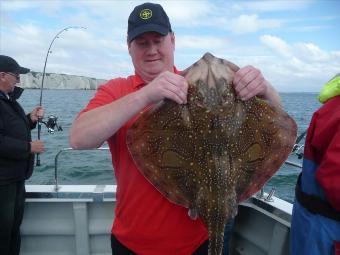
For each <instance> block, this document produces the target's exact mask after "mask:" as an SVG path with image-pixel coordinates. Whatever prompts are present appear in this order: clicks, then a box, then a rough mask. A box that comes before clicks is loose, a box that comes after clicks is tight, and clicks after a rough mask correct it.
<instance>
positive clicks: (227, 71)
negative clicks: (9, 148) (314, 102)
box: [127, 53, 297, 255]
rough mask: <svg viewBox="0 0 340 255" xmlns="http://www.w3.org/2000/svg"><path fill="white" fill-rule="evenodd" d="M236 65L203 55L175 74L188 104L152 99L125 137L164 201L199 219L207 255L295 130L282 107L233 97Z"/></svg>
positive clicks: (217, 248) (218, 248) (216, 249)
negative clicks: (179, 77)
mask: <svg viewBox="0 0 340 255" xmlns="http://www.w3.org/2000/svg"><path fill="white" fill-rule="evenodd" d="M238 69H239V68H238V67H237V66H236V65H234V64H233V63H231V62H229V61H227V60H224V59H220V58H216V57H214V56H213V55H211V54H209V53H206V54H205V55H204V56H203V57H202V58H201V59H200V60H199V61H198V62H196V63H195V64H193V65H192V66H190V67H189V68H187V69H186V70H185V71H183V73H182V75H183V76H184V77H185V78H186V80H187V81H188V83H189V90H188V103H187V104H185V105H179V104H176V103H175V102H173V101H170V100H164V101H162V102H160V103H158V104H157V105H155V106H153V107H152V108H151V109H150V110H148V111H146V112H145V113H143V114H142V115H141V116H140V117H139V118H138V120H137V121H136V122H135V123H134V124H133V125H132V126H131V128H130V129H129V131H128V134H127V144H128V147H129V150H130V152H131V155H132V157H133V159H134V161H135V163H136V165H137V166H138V168H139V169H140V171H141V172H142V174H143V175H144V176H145V177H146V178H147V179H148V180H149V181H150V182H151V183H152V184H153V185H154V186H155V187H156V188H157V189H158V190H159V191H160V192H161V193H162V194H163V195H164V196H166V197H167V198H168V199H169V200H170V201H171V202H174V203H176V204H179V205H182V206H184V207H186V208H188V209H190V213H189V214H190V215H191V216H192V217H195V215H197V214H198V216H199V217H201V218H202V220H203V221H204V223H205V224H206V226H207V229H208V233H209V254H210V255H219V254H221V253H222V247H223V230H224V225H225V222H226V221H227V220H228V219H229V218H231V217H234V216H235V215H236V213H237V204H238V203H239V202H240V201H242V200H244V199H246V198H248V197H249V196H251V195H252V194H254V193H255V192H257V191H258V190H259V189H260V188H261V187H262V186H263V185H264V183H265V182H266V181H267V180H268V179H269V178H270V177H271V176H272V175H273V174H274V173H275V172H276V171H277V170H278V169H279V168H280V166H281V165H282V164H283V162H284V161H285V160H286V158H287V157H288V155H289V153H290V152H291V150H292V147H293V144H294V142H295V138H296V132H297V127H296V124H295V121H294V120H293V119H292V118H291V117H289V115H288V114H287V113H286V112H284V111H283V110H282V109H281V108H279V107H275V106H272V105H269V104H268V103H266V102H265V101H263V100H261V99H259V98H256V97H254V98H252V99H250V100H248V101H245V102H244V101H241V100H239V99H237V97H236V95H235V91H234V89H233V86H232V80H233V77H234V74H235V72H237V70H238Z"/></svg>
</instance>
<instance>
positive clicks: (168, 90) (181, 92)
mask: <svg viewBox="0 0 340 255" xmlns="http://www.w3.org/2000/svg"><path fill="white" fill-rule="evenodd" d="M140 93H141V96H143V97H145V99H146V101H147V102H148V104H153V103H157V102H159V101H161V100H163V99H165V98H168V99H171V100H173V101H175V102H177V103H178V104H185V103H186V102H187V93H188V82H187V81H186V80H185V78H184V77H183V76H180V75H178V74H175V73H171V72H169V71H166V72H163V73H161V74H160V75H158V76H157V77H156V78H155V79H154V80H153V81H152V82H150V83H149V84H148V85H146V86H145V87H143V88H142V89H141V90H140Z"/></svg>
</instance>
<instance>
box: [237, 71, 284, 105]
mask: <svg viewBox="0 0 340 255" xmlns="http://www.w3.org/2000/svg"><path fill="white" fill-rule="evenodd" d="M233 84H234V88H235V91H236V94H237V95H238V97H239V98H240V99H241V100H244V101H245V100H248V99H250V98H252V97H254V96H259V97H261V98H263V99H265V100H267V101H269V102H270V103H272V104H274V105H276V106H281V102H280V101H281V100H280V96H279V95H278V93H277V92H276V90H275V89H274V88H273V87H272V86H271V85H270V83H269V82H268V81H267V80H266V79H265V78H264V77H263V75H262V73H261V71H260V70H259V69H257V68H255V67H253V66H245V67H243V68H240V69H239V70H238V71H237V72H236V73H235V76H234V80H233Z"/></svg>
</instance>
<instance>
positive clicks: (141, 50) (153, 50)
mask: <svg viewBox="0 0 340 255" xmlns="http://www.w3.org/2000/svg"><path fill="white" fill-rule="evenodd" d="M128 48H129V54H130V56H131V58H132V62H133V65H134V67H135V70H136V72H137V74H139V75H140V76H141V77H142V79H143V80H144V81H145V82H150V81H152V80H153V79H154V78H156V77H157V76H158V75H159V74H160V73H162V72H164V71H170V72H173V67H174V51H175V35H174V34H173V33H168V34H167V35H166V36H163V35H160V34H158V33H155V32H147V33H144V34H142V35H140V36H138V37H136V39H134V40H133V41H132V42H130V43H128Z"/></svg>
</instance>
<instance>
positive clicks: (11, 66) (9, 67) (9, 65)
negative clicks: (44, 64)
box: [0, 55, 30, 74]
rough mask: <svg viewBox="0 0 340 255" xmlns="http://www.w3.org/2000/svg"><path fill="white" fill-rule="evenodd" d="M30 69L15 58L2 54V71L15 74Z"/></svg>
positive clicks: (0, 61)
mask: <svg viewBox="0 0 340 255" xmlns="http://www.w3.org/2000/svg"><path fill="white" fill-rule="evenodd" d="M29 71H30V69H28V68H25V67H22V66H20V65H19V64H18V62H17V61H15V60H14V59H13V58H11V57H9V56H5V55H0V72H9V73H15V74H25V73H28V72H29Z"/></svg>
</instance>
